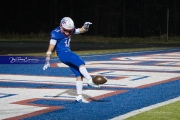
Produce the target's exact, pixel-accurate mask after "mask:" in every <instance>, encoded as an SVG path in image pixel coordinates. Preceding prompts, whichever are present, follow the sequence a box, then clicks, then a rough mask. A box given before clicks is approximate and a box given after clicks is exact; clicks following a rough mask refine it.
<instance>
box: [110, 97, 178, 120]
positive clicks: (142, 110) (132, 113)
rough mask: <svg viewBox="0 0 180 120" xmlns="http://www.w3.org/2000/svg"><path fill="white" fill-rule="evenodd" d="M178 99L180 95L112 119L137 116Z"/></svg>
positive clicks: (121, 119) (122, 119) (119, 119)
mask: <svg viewBox="0 0 180 120" xmlns="http://www.w3.org/2000/svg"><path fill="white" fill-rule="evenodd" d="M177 101H180V97H177V98H174V99H171V100H168V101H165V102H161V103H157V104H154V105H151V106H148V107H144V108H142V109H138V110H134V111H131V112H129V113H126V114H124V115H120V116H117V117H115V118H113V119H111V120H124V119H126V118H129V117H132V116H135V115H137V114H140V113H143V112H146V111H149V110H152V109H155V108H158V107H161V106H164V105H167V104H171V103H174V102H177Z"/></svg>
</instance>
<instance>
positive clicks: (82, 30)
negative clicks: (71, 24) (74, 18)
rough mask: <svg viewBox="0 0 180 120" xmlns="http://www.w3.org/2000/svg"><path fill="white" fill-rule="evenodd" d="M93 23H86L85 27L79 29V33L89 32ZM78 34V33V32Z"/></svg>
mask: <svg viewBox="0 0 180 120" xmlns="http://www.w3.org/2000/svg"><path fill="white" fill-rule="evenodd" d="M91 24H92V23H91V22H85V23H84V25H83V26H82V27H81V28H78V30H79V33H84V32H87V31H88V30H89V26H90V25H91ZM77 34H78V32H77Z"/></svg>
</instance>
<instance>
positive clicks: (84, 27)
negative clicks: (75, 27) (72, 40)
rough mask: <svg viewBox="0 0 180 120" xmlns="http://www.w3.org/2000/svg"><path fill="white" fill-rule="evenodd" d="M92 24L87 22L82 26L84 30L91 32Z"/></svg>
mask: <svg viewBox="0 0 180 120" xmlns="http://www.w3.org/2000/svg"><path fill="white" fill-rule="evenodd" d="M91 24H92V23H91V22H85V23H84V25H83V26H82V28H83V29H84V30H85V31H88V30H89V25H91Z"/></svg>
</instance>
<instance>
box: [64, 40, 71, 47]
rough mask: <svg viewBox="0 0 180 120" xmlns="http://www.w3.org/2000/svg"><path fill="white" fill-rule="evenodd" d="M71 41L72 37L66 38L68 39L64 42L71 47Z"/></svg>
mask: <svg viewBox="0 0 180 120" xmlns="http://www.w3.org/2000/svg"><path fill="white" fill-rule="evenodd" d="M70 41H71V39H66V41H65V42H64V43H65V45H66V47H69V45H70Z"/></svg>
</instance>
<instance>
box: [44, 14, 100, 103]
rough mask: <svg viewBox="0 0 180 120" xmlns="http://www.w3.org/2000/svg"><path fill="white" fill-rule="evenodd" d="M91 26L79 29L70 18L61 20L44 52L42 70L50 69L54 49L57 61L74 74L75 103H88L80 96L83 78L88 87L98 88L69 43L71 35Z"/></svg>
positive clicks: (86, 23)
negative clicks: (44, 57)
mask: <svg viewBox="0 0 180 120" xmlns="http://www.w3.org/2000/svg"><path fill="white" fill-rule="evenodd" d="M91 24H92V23H91V22H85V23H84V25H83V26H82V27H81V28H75V25H74V22H73V20H72V19H71V18H70V17H64V18H62V19H61V21H60V26H58V27H57V28H55V29H54V30H52V31H51V39H50V43H49V47H48V50H47V52H46V63H45V65H44V67H43V70H46V69H47V68H48V67H50V63H49V61H50V56H51V53H52V51H53V49H55V51H56V53H57V55H58V57H59V60H60V61H61V62H62V63H64V64H66V65H68V66H69V68H70V69H71V70H72V72H73V73H74V74H75V76H76V91H77V96H76V101H78V102H83V103H89V101H87V100H86V99H85V98H83V96H82V89H83V77H84V78H86V79H87V80H88V86H91V87H96V88H99V87H100V86H99V85H96V84H94V83H93V81H92V77H91V76H90V75H89V73H88V71H87V69H86V67H85V62H84V61H83V60H82V59H81V57H80V56H78V55H77V54H76V53H74V52H72V51H71V49H70V41H71V36H72V35H73V34H80V33H84V32H87V31H88V29H89V26H90V25H91Z"/></svg>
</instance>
